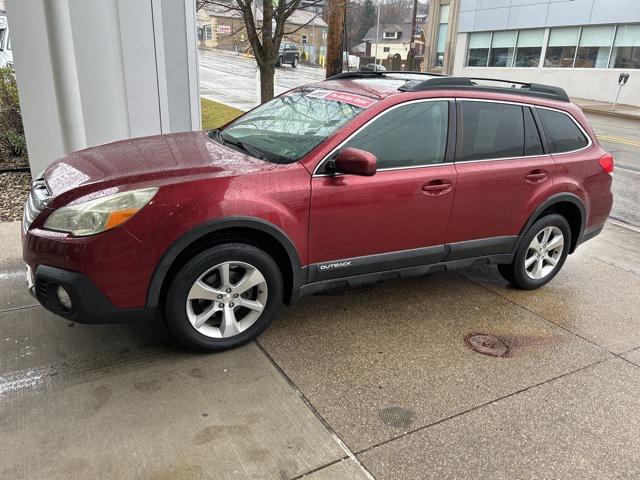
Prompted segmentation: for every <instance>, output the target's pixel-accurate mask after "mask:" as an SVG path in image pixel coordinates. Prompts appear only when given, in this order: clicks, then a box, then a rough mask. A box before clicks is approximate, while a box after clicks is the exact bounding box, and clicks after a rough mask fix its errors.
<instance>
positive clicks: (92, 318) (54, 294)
mask: <svg viewBox="0 0 640 480" xmlns="http://www.w3.org/2000/svg"><path fill="white" fill-rule="evenodd" d="M30 274H31V272H28V273H27V275H28V276H29V275H30ZM28 283H29V281H28ZM32 283H33V286H30V288H29V291H30V292H31V294H32V295H33V296H35V297H36V298H37V299H38V301H39V302H40V303H41V304H42V306H43V307H44V308H46V309H47V310H49V311H51V312H53V313H55V314H56V315H59V316H61V317H63V318H66V319H68V320H72V321H74V322H78V323H102V324H104V323H139V322H145V321H151V320H154V319H156V318H157V317H158V310H157V309H155V308H148V307H146V308H130V309H123V308H118V307H115V306H114V305H113V304H112V303H111V302H110V301H109V299H108V298H107V297H106V296H105V295H104V294H103V293H102V292H101V291H100V290H99V289H98V287H96V286H95V284H94V283H93V282H92V281H91V280H89V278H87V277H86V276H85V275H83V274H82V273H78V272H71V271H68V270H63V269H61V268H56V267H50V266H48V265H39V266H38V267H37V269H36V271H35V275H33V280H32ZM59 288H63V289H64V290H65V291H66V294H67V295H68V298H69V300H70V307H67V306H65V305H64V304H63V302H62V301H61V300H60V298H59V294H58V289H59Z"/></svg>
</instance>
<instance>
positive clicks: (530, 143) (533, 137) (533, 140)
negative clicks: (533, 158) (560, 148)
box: [523, 107, 544, 156]
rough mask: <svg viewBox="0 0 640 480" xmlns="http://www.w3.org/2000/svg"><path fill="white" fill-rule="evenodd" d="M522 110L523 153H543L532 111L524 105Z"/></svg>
mask: <svg viewBox="0 0 640 480" xmlns="http://www.w3.org/2000/svg"><path fill="white" fill-rule="evenodd" d="M523 110H524V154H525V156H527V155H542V154H544V148H542V140H541V139H540V132H538V127H537V126H536V121H535V120H534V119H533V113H532V112H531V108H529V107H525V108H523Z"/></svg>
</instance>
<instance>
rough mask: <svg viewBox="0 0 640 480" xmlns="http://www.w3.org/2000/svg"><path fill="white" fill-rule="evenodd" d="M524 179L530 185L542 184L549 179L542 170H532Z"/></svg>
mask: <svg viewBox="0 0 640 480" xmlns="http://www.w3.org/2000/svg"><path fill="white" fill-rule="evenodd" d="M524 178H525V179H526V180H527V182H529V183H540V182H543V181H545V180H546V179H547V172H545V171H544V170H540V169H535V170H531V171H530V172H528V173H527V174H526V175H525V176H524Z"/></svg>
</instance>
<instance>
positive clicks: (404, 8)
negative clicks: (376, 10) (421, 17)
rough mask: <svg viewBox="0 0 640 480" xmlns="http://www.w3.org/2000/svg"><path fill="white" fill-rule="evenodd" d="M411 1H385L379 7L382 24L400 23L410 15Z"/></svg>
mask: <svg viewBox="0 0 640 480" xmlns="http://www.w3.org/2000/svg"><path fill="white" fill-rule="evenodd" d="M412 3H413V2H412V0H385V1H384V3H382V5H381V6H380V21H381V22H382V23H400V24H401V23H402V22H404V20H405V19H406V18H408V17H409V15H411V7H412Z"/></svg>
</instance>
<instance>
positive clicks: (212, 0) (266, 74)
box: [196, 0, 321, 103]
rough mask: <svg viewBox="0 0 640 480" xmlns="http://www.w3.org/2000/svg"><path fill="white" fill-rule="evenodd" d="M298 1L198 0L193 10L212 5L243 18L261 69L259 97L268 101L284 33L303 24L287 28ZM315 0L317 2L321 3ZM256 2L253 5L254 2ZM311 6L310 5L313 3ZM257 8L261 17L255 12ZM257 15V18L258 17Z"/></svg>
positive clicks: (270, 96)
mask: <svg viewBox="0 0 640 480" xmlns="http://www.w3.org/2000/svg"><path fill="white" fill-rule="evenodd" d="M300 1H301V0H262V3H261V4H260V3H258V2H260V0H227V1H225V0H197V1H196V10H197V11H200V10H202V9H203V8H207V7H212V9H213V10H214V11H217V12H236V13H237V14H238V16H240V17H241V18H242V19H243V21H244V27H245V30H246V33H247V39H248V41H249V44H250V45H251V50H252V51H253V55H254V57H255V59H256V63H257V64H258V69H259V70H260V100H261V102H262V103H264V102H268V101H269V100H271V99H272V98H273V96H274V75H275V68H276V67H275V66H276V60H277V58H278V51H279V50H280V43H281V42H282V37H283V36H284V35H290V34H292V33H294V32H296V31H298V30H300V29H301V28H303V27H304V26H306V25H308V24H310V23H311V22H312V21H314V20H315V18H316V17H315V16H314V17H312V18H311V20H309V21H308V22H307V23H306V24H305V25H297V26H295V27H294V28H292V29H291V30H289V31H287V30H286V28H287V20H288V19H289V17H291V15H292V14H293V12H295V10H296V9H297V8H298V7H299V6H300ZM320 1H321V0H317V2H316V3H320ZM254 2H255V4H254ZM312 5H313V4H312ZM258 9H259V10H260V11H261V13H262V18H261V19H260V18H259V15H258V14H257V11H258ZM257 17H258V18H257Z"/></svg>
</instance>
